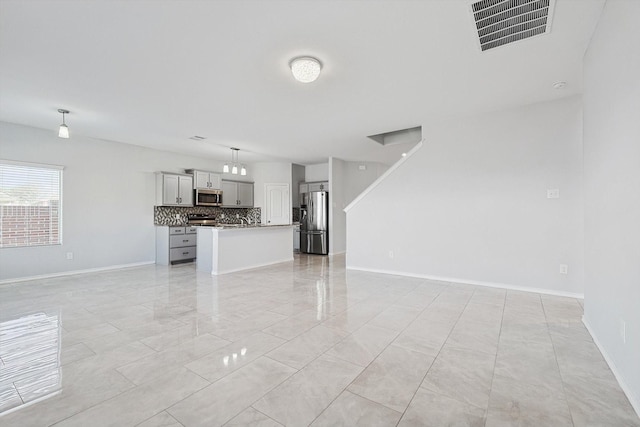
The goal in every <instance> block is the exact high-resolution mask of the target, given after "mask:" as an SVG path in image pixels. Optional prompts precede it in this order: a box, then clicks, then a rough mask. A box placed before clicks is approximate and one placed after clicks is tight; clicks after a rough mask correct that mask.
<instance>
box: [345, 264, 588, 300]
mask: <svg viewBox="0 0 640 427" xmlns="http://www.w3.org/2000/svg"><path fill="white" fill-rule="evenodd" d="M347 270H359V271H367V272H370V273H380V274H392V275H394V276H407V277H417V278H419V279H427V280H435V281H438V282H451V283H461V284H465V285H477V286H486V287H489V288H499V289H509V290H513V291H522V292H534V293H536V294H545V295H554V296H559V297H568V298H579V299H584V294H578V293H574V292H565V291H556V290H553V289H544V288H530V287H526V286H516V285H510V284H508V283H496V282H484V281H480V280H469V279H459V278H456V277H442V276H431V275H428V274H416V273H407V272H404V271H392V270H379V269H375V268H365V267H357V266H351V265H347Z"/></svg>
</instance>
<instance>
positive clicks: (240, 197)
mask: <svg viewBox="0 0 640 427" xmlns="http://www.w3.org/2000/svg"><path fill="white" fill-rule="evenodd" d="M222 207H227V208H252V207H253V182H241V181H228V180H224V179H223V180H222Z"/></svg>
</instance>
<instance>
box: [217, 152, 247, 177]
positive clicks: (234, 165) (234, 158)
mask: <svg viewBox="0 0 640 427" xmlns="http://www.w3.org/2000/svg"><path fill="white" fill-rule="evenodd" d="M239 151H240V149H239V148H234V147H231V174H233V175H237V174H238V164H239V162H238V152H239ZM222 172H223V173H229V163H225V164H224V167H223V168H222ZM246 174H247V168H246V167H245V165H244V164H240V175H246Z"/></svg>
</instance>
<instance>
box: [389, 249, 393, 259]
mask: <svg viewBox="0 0 640 427" xmlns="http://www.w3.org/2000/svg"><path fill="white" fill-rule="evenodd" d="M389 258H391V259H393V251H389Z"/></svg>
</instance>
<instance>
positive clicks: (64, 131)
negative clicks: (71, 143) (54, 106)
mask: <svg viewBox="0 0 640 427" xmlns="http://www.w3.org/2000/svg"><path fill="white" fill-rule="evenodd" d="M58 113H61V114H62V124H61V125H60V129H58V137H60V138H65V139H68V138H69V127H67V125H66V123H65V122H64V115H65V114H69V110H64V109H62V108H58Z"/></svg>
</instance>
